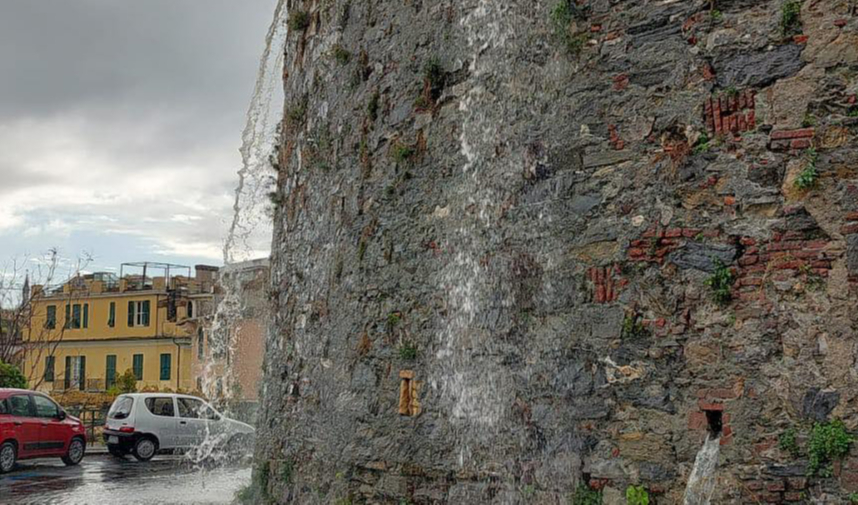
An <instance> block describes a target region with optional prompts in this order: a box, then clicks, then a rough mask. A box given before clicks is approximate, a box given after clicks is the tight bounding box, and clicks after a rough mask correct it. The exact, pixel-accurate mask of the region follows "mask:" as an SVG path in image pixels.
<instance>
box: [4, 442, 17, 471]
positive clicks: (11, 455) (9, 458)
mask: <svg viewBox="0 0 858 505" xmlns="http://www.w3.org/2000/svg"><path fill="white" fill-rule="evenodd" d="M16 459H18V451H17V450H16V449H15V444H13V443H12V442H5V443H4V444H3V445H0V473H6V472H8V471H11V470H12V468H14V467H15V460H16Z"/></svg>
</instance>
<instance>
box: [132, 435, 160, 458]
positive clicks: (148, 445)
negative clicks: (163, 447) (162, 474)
mask: <svg viewBox="0 0 858 505" xmlns="http://www.w3.org/2000/svg"><path fill="white" fill-rule="evenodd" d="M157 450H158V443H157V442H155V440H154V439H153V438H152V437H143V438H141V439H140V440H138V441H137V443H136V444H134V457H135V458H137V461H149V460H150V459H152V456H154V455H155V451H157Z"/></svg>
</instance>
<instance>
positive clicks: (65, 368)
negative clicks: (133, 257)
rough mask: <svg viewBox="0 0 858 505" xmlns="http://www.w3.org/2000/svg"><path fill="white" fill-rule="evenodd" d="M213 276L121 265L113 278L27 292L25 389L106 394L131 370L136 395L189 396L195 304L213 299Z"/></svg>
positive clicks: (202, 269)
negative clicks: (151, 390) (157, 391)
mask: <svg viewBox="0 0 858 505" xmlns="http://www.w3.org/2000/svg"><path fill="white" fill-rule="evenodd" d="M140 269H142V273H137V271H138V270H140ZM127 270H134V271H135V273H134V274H127V275H126V274H125V272H126V271H127ZM153 271H156V272H157V273H158V274H160V275H158V276H154V277H153V276H150V275H151V273H152V272H153ZM177 271H178V272H181V273H187V275H173V274H175V273H176V272H177ZM216 271H217V268H215V267H207V266H197V267H196V276H195V277H191V272H190V268H189V267H182V266H180V265H170V264H164V263H148V262H147V263H124V264H123V265H122V268H121V270H120V275H119V276H118V277H117V276H116V275H115V274H112V273H95V274H88V275H81V276H78V277H74V278H72V279H71V280H69V281H67V282H66V283H64V284H63V285H62V286H58V287H54V288H50V287H44V286H33V293H32V296H31V302H30V303H31V307H30V324H29V328H28V330H27V331H26V332H25V335H24V352H25V360H24V373H25V374H26V375H27V376H28V377H29V380H30V384H31V387H33V388H34V389H38V390H41V391H57V392H59V391H66V390H81V391H104V390H107V389H110V388H111V387H112V386H113V385H114V384H115V381H116V377H117V376H118V375H121V374H123V373H125V372H126V371H127V370H131V371H132V372H133V374H134V375H135V376H136V378H137V388H138V389H143V388H145V387H153V386H156V387H158V388H161V389H163V388H170V389H173V390H176V389H182V390H192V389H194V386H195V383H196V382H197V381H196V380H195V377H193V376H192V375H191V371H192V369H193V368H195V367H194V366H193V364H194V361H195V356H196V354H198V353H197V352H196V349H195V347H196V345H200V344H202V342H201V341H200V342H199V344H198V343H196V342H195V341H196V340H197V339H196V338H195V337H196V336H197V335H198V330H199V329H200V328H199V327H200V323H199V321H200V320H199V318H198V317H196V314H194V305H199V304H201V303H202V302H204V301H205V300H210V299H211V298H212V297H213V293H214V280H215V279H214V277H215V272H216Z"/></svg>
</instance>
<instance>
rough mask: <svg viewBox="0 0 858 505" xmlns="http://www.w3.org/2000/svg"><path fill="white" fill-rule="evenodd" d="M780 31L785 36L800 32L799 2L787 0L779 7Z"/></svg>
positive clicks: (797, 0)
mask: <svg viewBox="0 0 858 505" xmlns="http://www.w3.org/2000/svg"><path fill="white" fill-rule="evenodd" d="M781 32H782V33H783V35H784V36H785V37H789V36H792V35H797V34H799V33H801V2H800V1H799V0H787V1H786V2H784V4H783V7H781Z"/></svg>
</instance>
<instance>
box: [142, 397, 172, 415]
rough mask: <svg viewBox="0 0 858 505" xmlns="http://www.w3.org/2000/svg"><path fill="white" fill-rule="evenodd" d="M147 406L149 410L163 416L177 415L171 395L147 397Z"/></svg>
mask: <svg viewBox="0 0 858 505" xmlns="http://www.w3.org/2000/svg"><path fill="white" fill-rule="evenodd" d="M145 403H146V408H147V409H149V412H151V413H152V414H154V415H156V416H161V417H175V416H176V411H175V410H174V407H173V398H172V397H169V396H159V397H154V398H146V402H145Z"/></svg>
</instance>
